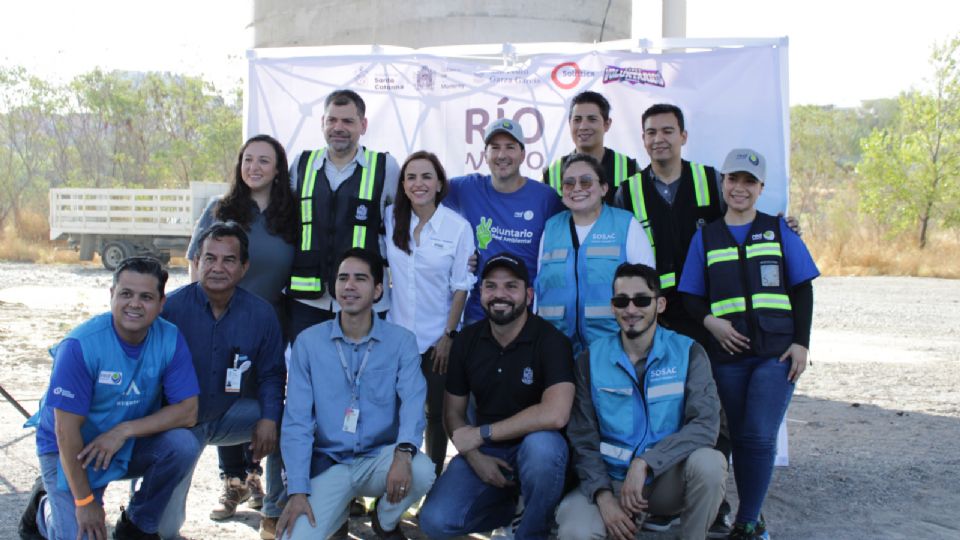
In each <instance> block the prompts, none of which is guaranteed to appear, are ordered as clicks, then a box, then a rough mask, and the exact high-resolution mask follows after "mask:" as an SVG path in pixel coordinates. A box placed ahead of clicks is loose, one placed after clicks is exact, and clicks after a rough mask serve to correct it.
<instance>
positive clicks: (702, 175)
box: [690, 161, 710, 208]
mask: <svg viewBox="0 0 960 540" xmlns="http://www.w3.org/2000/svg"><path fill="white" fill-rule="evenodd" d="M690 172H691V173H692V174H693V189H694V191H695V192H696V194H697V206H699V207H700V208H706V207H707V206H710V189H709V187H710V186H709V185H707V168H706V167H704V166H703V165H702V164H700V163H694V162H692V161H691V162H690Z"/></svg>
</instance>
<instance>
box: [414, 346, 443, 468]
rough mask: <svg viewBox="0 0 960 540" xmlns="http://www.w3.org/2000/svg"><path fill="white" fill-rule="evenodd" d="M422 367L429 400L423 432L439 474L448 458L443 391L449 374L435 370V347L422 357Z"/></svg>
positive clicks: (426, 404)
mask: <svg viewBox="0 0 960 540" xmlns="http://www.w3.org/2000/svg"><path fill="white" fill-rule="evenodd" d="M420 369H421V370H422V371H423V377H424V378H425V379H427V401H426V403H425V407H424V409H425V412H426V417H427V429H426V431H425V432H424V434H423V438H424V442H426V446H427V456H429V457H430V461H433V466H434V470H435V471H436V473H437V476H440V473H441V472H443V463H444V461H445V460H446V459H447V432H446V431H444V429H443V393H444V390H445V388H446V382H447V375H446V374H440V373H437V372H435V371H433V347H430V348H429V349H427V352H425V353H423V355H421V357H420Z"/></svg>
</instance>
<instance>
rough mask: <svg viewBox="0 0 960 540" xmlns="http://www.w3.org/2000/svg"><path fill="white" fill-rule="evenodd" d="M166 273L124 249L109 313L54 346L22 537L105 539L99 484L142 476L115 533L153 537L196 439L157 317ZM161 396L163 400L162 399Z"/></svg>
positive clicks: (184, 374)
mask: <svg viewBox="0 0 960 540" xmlns="http://www.w3.org/2000/svg"><path fill="white" fill-rule="evenodd" d="M166 282H167V272H166V270H164V269H163V267H162V266H161V265H160V263H159V262H158V261H156V260H155V259H152V258H148V257H132V258H129V259H126V260H124V261H123V262H121V263H120V265H119V266H117V269H116V271H115V272H114V274H113V285H112V286H111V287H110V313H104V314H102V315H98V316H96V317H94V318H92V319H90V320H89V321H87V322H85V323H83V324H81V325H80V326H78V327H77V328H75V329H74V330H73V331H72V332H70V334H68V335H67V337H66V338H65V339H64V340H63V341H61V342H60V344H59V345H57V347H56V348H55V349H54V350H53V355H54V362H53V373H52V374H51V376H50V388H49V390H48V391H47V394H46V396H45V398H44V403H43V405H42V406H41V408H40V412H39V413H37V414H38V417H39V424H38V426H37V454H38V455H39V459H40V472H41V474H42V482H41V481H40V480H39V479H38V481H37V483H35V485H34V490H33V493H32V494H31V497H30V503H29V506H28V507H27V510H26V511H25V512H24V515H23V516H22V518H21V521H20V531H19V532H20V536H21V538H47V539H50V540H76V539H78V538H88V539H90V540H104V539H106V538H107V530H106V524H105V515H104V510H103V491H104V489H105V488H106V487H107V484H109V483H110V482H111V481H113V480H118V479H121V478H137V477H143V482H142V483H141V484H140V488H139V489H138V490H137V491H136V492H135V493H134V494H133V496H132V498H131V499H130V503H129V504H128V505H127V507H126V510H125V511H123V512H122V513H121V515H120V519H119V520H118V521H117V527H116V532H115V536H114V538H118V539H140V538H144V539H154V538H157V539H158V538H159V536H157V528H158V525H159V520H160V514H161V513H162V512H163V509H164V508H165V507H166V506H167V502H168V501H169V499H170V496H171V493H172V492H173V489H174V488H175V487H176V485H177V484H178V483H179V482H180V480H181V479H182V478H184V477H185V476H186V475H187V474H188V473H189V471H190V469H191V467H192V466H193V460H194V458H195V457H196V454H197V453H198V451H199V444H198V443H197V439H196V437H194V436H193V435H192V434H191V433H190V431H189V430H187V429H184V428H188V427H190V426H192V425H193V424H194V423H195V422H196V419H197V394H198V393H199V387H198V385H197V376H196V374H195V373H194V371H193V364H192V362H191V357H190V350H189V348H188V347H187V344H186V342H185V341H184V338H183V336H182V335H181V334H180V332H178V331H177V327H175V326H174V325H172V324H170V323H168V322H166V321H164V320H163V319H161V318H159V317H158V316H159V315H160V310H161V309H162V308H163V305H164V301H165V300H166V297H165V296H164V286H165V285H166ZM161 399H162V400H163V402H164V403H166V405H163V406H161Z"/></svg>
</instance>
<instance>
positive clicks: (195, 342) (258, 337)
mask: <svg viewBox="0 0 960 540" xmlns="http://www.w3.org/2000/svg"><path fill="white" fill-rule="evenodd" d="M199 245H200V249H199V250H198V252H197V254H196V255H195V256H194V259H195V262H196V264H197V268H198V271H199V272H198V273H199V274H200V276H199V277H200V281H199V282H196V283H191V284H190V285H186V286H184V287H182V288H180V289H177V290H176V291H174V292H173V293H172V294H171V295H170V299H169V300H168V301H167V305H166V307H165V308H164V310H163V317H164V318H165V319H167V320H169V321H170V322H172V323H173V324H175V325H177V327H178V328H180V331H181V332H182V333H183V335H184V337H185V338H186V340H187V343H188V344H189V346H190V351H191V353H193V365H194V368H195V369H196V374H197V378H198V380H199V383H200V405H199V412H198V414H197V425H196V426H195V427H194V428H193V433H194V435H196V437H197V439H198V440H199V441H200V444H201V445H202V446H206V445H208V444H212V445H217V446H231V445H236V444H240V443H246V442H249V443H250V449H251V450H252V452H253V459H254V460H259V459H261V458H263V457H267V456H269V457H268V459H267V471H266V473H267V474H266V477H267V478H266V479H267V493H266V496H265V497H264V500H263V516H264V517H263V520H262V521H261V537H263V538H273V531H274V529H275V526H276V519H277V518H278V517H279V516H280V508H279V506H277V502H278V500H279V499H280V498H281V497H282V494H283V487H282V484H281V479H280V462H279V452H278V440H279V424H280V417H281V416H282V414H283V385H284V382H285V380H286V369H285V367H284V362H283V341H282V338H281V333H280V323H279V321H277V316H276V313H275V312H274V310H273V308H272V307H271V306H270V304H269V303H268V302H266V301H265V300H263V299H261V298H260V297H258V296H256V295H255V294H253V293H250V292H247V291H245V290H243V289H242V288H239V287H237V283H238V282H239V281H240V279H241V278H242V277H243V273H244V272H245V271H246V269H247V266H248V264H249V253H248V239H247V234H246V233H245V232H244V230H243V228H242V227H241V226H240V225H238V224H237V223H234V222H227V223H223V222H217V223H214V224H212V225H211V226H210V227H208V228H207V230H205V231H204V232H203V234H201V236H200V240H199ZM201 450H202V448H201ZM199 458H200V452H199V451H198V452H197V454H196V459H199ZM191 480H192V474H191V475H189V476H188V477H187V478H186V479H185V480H184V481H183V482H181V484H180V485H179V486H178V487H177V489H176V491H175V492H174V495H173V497H171V499H170V504H169V505H168V507H167V510H166V512H164V515H163V520H162V521H161V524H160V534H161V535H162V536H163V537H164V538H175V537H176V535H177V532H178V531H179V529H180V527H181V526H182V525H183V522H184V519H185V510H186V498H187V492H188V491H189V489H190V481H191ZM223 481H224V501H221V502H226V500H227V499H230V498H231V495H232V492H233V491H236V490H239V489H242V487H243V479H241V478H236V477H231V476H230V474H225V475H224V478H223Z"/></svg>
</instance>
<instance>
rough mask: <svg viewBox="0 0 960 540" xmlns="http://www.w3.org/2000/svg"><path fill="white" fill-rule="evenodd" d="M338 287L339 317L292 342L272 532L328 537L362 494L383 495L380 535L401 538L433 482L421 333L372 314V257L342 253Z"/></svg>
mask: <svg viewBox="0 0 960 540" xmlns="http://www.w3.org/2000/svg"><path fill="white" fill-rule="evenodd" d="M335 292H336V300H337V303H338V304H339V305H340V313H338V314H337V316H336V318H335V319H333V320H331V321H327V322H323V323H320V324H317V325H314V326H311V327H310V328H307V329H306V330H304V331H302V332H301V333H300V335H299V336H297V339H296V341H295V342H294V344H293V352H292V356H291V358H290V371H289V375H290V376H289V379H288V383H287V406H286V409H285V410H284V413H283V429H282V432H281V435H280V450H281V452H282V453H283V461H284V463H285V464H286V466H287V492H288V493H289V495H290V498H289V500H288V501H287V504H286V506H285V507H284V509H283V513H282V514H281V515H280V521H279V522H278V523H277V538H287V536H285V533H289V537H290V538H292V539H294V540H296V539H310V538H327V537H329V536H330V535H331V534H334V533H335V532H336V531H338V529H340V528H342V527H343V526H344V525H345V524H346V520H347V517H348V516H347V513H348V509H347V504H348V503H349V502H350V501H351V500H352V499H353V498H354V497H359V496H366V497H379V500H378V503H377V506H376V508H375V510H374V511H373V512H372V517H371V522H372V527H373V530H374V532H375V533H376V535H377V537H378V538H389V539H403V538H406V537H405V536H404V535H403V533H402V532H401V530H400V516H402V515H403V512H404V511H406V509H407V508H409V507H410V505H411V504H413V503H414V502H415V501H417V500H419V499H420V497H423V495H424V494H425V493H426V492H427V490H429V489H430V486H431V485H432V484H433V479H434V472H433V463H432V462H431V461H430V460H429V459H428V458H427V457H425V456H424V455H422V454H420V453H419V452H418V448H419V447H420V443H421V442H422V440H423V428H424V424H425V420H424V415H423V403H424V400H425V399H426V396H427V383H426V381H425V380H424V378H423V374H422V373H421V372H420V353H419V349H418V348H417V339H416V337H415V336H414V335H413V333H411V332H410V331H408V330H405V329H404V328H402V327H400V326H397V325H394V324H390V323H388V322H386V321H383V320H381V319H380V318H379V317H377V316H375V314H374V313H373V304H374V302H375V301H377V300H378V299H379V298H380V296H381V295H382V294H383V263H382V260H381V259H380V256H379V255H378V254H376V253H373V252H370V251H367V250H364V249H359V248H352V249H349V250H347V251H346V252H344V254H343V255H342V256H341V258H340V262H339V264H338V266H337V273H336V285H335ZM345 532H346V529H345V528H343V530H342V531H339V533H338V536H339V537H346V534H345Z"/></svg>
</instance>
